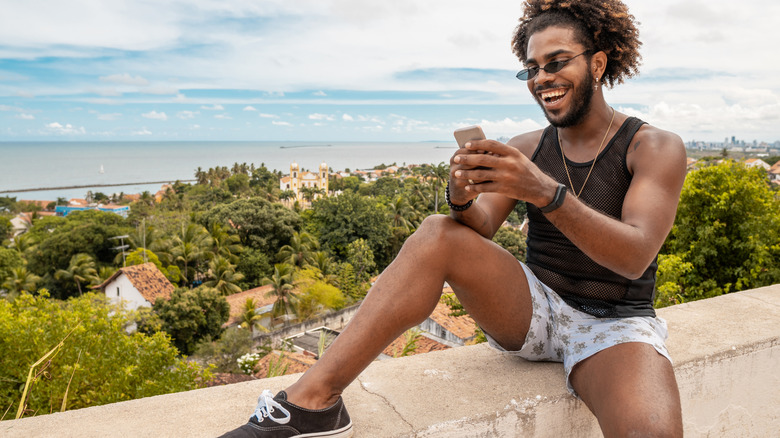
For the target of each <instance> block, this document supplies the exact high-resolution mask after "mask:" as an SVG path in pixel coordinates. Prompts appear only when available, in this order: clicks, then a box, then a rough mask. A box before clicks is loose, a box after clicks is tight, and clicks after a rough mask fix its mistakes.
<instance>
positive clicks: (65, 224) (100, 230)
mask: <svg viewBox="0 0 780 438" xmlns="http://www.w3.org/2000/svg"><path fill="white" fill-rule="evenodd" d="M131 231H132V228H130V227H129V226H128V225H127V223H126V221H125V219H123V218H122V217H121V216H119V215H116V214H114V213H108V212H102V211H97V210H89V211H80V212H74V213H71V214H69V215H68V216H67V217H66V218H61V217H53V216H52V217H44V218H41V219H40V220H38V221H36V222H35V224H34V225H33V227H32V229H31V230H30V231H29V232H28V233H29V234H30V236H31V238H32V239H34V240H35V241H37V242H38V244H37V245H36V246H35V247H33V248H30V249H29V250H28V251H26V253H27V262H28V263H27V268H28V269H29V270H30V271H31V272H33V273H34V274H36V275H39V276H41V277H43V278H44V286H45V287H46V288H48V289H50V290H51V291H52V295H53V296H55V297H58V298H67V297H69V296H73V295H75V294H77V293H78V288H77V287H76V283H75V282H73V281H71V280H70V279H65V278H63V279H61V280H60V279H57V278H56V277H55V275H54V274H55V272H57V271H58V270H68V269H69V265H70V262H71V259H72V258H73V256H75V255H77V254H81V253H83V254H87V255H89V256H90V257H92V258H93V259H94V261H95V264H96V265H95V267H96V268H97V267H98V266H102V265H113V264H114V257H115V256H116V251H115V250H114V249H113V247H115V246H116V241H112V240H109V238H111V237H115V236H120V235H123V234H127V233H128V232H131Z"/></svg>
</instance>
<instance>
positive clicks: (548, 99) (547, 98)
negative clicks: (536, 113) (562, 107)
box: [539, 88, 567, 104]
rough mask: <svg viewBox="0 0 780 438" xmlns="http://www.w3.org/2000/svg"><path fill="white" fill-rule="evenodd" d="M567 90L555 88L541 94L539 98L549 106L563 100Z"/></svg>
mask: <svg viewBox="0 0 780 438" xmlns="http://www.w3.org/2000/svg"><path fill="white" fill-rule="evenodd" d="M566 93H567V90H566V89H565V88H553V89H549V90H545V91H542V92H540V93H539V97H540V98H541V99H542V100H543V101H544V102H545V103H547V104H553V103H555V102H558V101H559V100H561V99H563V97H564V96H565V95H566Z"/></svg>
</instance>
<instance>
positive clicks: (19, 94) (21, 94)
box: [14, 91, 35, 99]
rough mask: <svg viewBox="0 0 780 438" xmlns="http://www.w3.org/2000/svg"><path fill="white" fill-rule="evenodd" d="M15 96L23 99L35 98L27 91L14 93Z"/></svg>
mask: <svg viewBox="0 0 780 438" xmlns="http://www.w3.org/2000/svg"><path fill="white" fill-rule="evenodd" d="M14 94H15V95H16V96H19V97H24V98H26V99H33V98H35V94H33V93H30V92H29V91H17V92H16V93H14Z"/></svg>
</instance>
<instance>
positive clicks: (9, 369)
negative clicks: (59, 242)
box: [0, 290, 211, 418]
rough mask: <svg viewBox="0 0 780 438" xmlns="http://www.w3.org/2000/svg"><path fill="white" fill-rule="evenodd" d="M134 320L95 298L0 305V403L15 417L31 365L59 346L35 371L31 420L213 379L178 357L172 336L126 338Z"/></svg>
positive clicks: (42, 298)
mask: <svg viewBox="0 0 780 438" xmlns="http://www.w3.org/2000/svg"><path fill="white" fill-rule="evenodd" d="M130 315H131V314H130V313H128V312H126V311H124V310H123V309H122V308H120V307H116V306H112V305H110V304H109V303H108V301H107V300H106V298H105V297H104V296H102V295H99V294H94V293H92V294H85V295H84V296H81V297H78V298H71V299H70V300H68V301H59V300H54V299H50V298H49V297H48V293H47V292H46V291H45V290H42V291H41V292H40V294H39V295H37V296H33V295H30V294H27V293H23V294H21V295H20V296H19V297H17V298H16V300H14V301H13V302H8V301H5V300H0V357H1V358H2V361H3V366H2V367H0V405H2V406H3V407H4V408H5V407H8V406H12V407H13V409H12V411H11V412H15V411H16V409H17V408H18V406H19V401H20V399H21V397H22V392H23V388H24V386H25V382H26V380H27V374H28V372H29V370H30V366H31V365H33V364H34V363H35V362H36V361H38V360H39V359H40V358H41V357H43V356H44V355H46V353H47V352H49V351H50V350H52V348H54V347H56V346H57V345H58V344H59V343H60V342H62V346H61V348H59V349H58V350H56V353H55V354H54V355H53V356H52V357H50V358H49V360H47V361H44V362H43V363H42V364H41V365H40V366H39V367H37V368H36V370H35V371H34V373H36V374H34V375H35V376H36V379H35V380H34V381H33V382H32V383H31V386H30V388H29V391H28V396H27V408H26V410H25V414H26V415H29V414H33V415H34V414H44V413H50V412H53V411H58V410H60V409H61V407H64V408H65V409H79V408H85V407H88V406H97V405H103V404H107V403H115V402H119V401H125V400H132V399H136V398H141V397H149V396H153V395H159V394H167V393H171V392H179V391H187V390H191V389H195V388H199V387H202V386H204V385H205V382H207V381H208V380H209V379H210V378H211V370H210V368H206V369H204V368H202V367H200V366H199V365H197V364H194V363H191V362H187V361H185V360H183V359H181V358H179V357H178V351H177V350H176V348H174V347H173V345H171V341H170V338H169V337H168V336H167V335H166V334H164V333H155V334H152V335H147V334H143V333H133V334H128V333H127V331H126V328H127V327H128V326H129V325H131V324H132V322H133V321H132V319H131V318H130ZM63 340H64V342H63ZM12 417H13V416H12V415H11V418H12Z"/></svg>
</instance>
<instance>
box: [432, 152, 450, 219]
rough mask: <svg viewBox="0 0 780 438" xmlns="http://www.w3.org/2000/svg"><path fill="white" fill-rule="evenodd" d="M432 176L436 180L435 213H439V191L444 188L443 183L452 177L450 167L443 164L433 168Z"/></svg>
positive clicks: (434, 186)
mask: <svg viewBox="0 0 780 438" xmlns="http://www.w3.org/2000/svg"><path fill="white" fill-rule="evenodd" d="M430 175H431V176H432V177H433V178H434V184H433V190H434V201H433V211H435V212H436V213H438V212H439V190H440V189H441V186H442V181H444V180H447V179H448V178H449V177H450V166H448V165H447V164H444V162H441V163H439V164H437V165H435V166H431V169H430Z"/></svg>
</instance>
